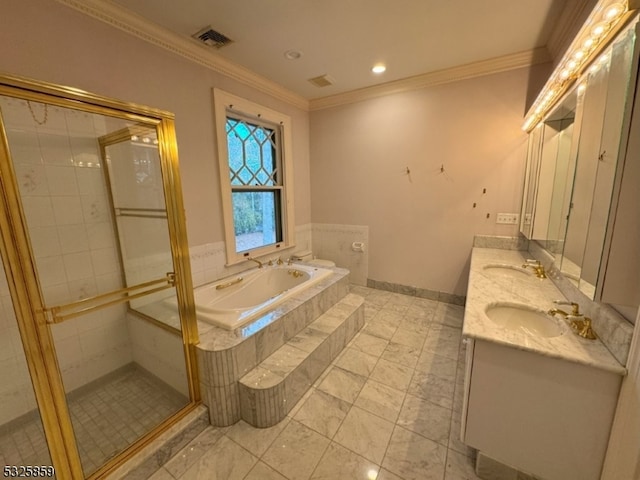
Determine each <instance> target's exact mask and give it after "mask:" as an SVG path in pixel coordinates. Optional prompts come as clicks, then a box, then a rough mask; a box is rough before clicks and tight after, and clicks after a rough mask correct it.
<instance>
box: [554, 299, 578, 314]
mask: <svg viewBox="0 0 640 480" xmlns="http://www.w3.org/2000/svg"><path fill="white" fill-rule="evenodd" d="M553 303H555V304H556V305H571V315H574V316H576V317H577V316H580V315H581V314H580V305H578V304H577V303H576V302H570V301H569V300H554V301H553Z"/></svg>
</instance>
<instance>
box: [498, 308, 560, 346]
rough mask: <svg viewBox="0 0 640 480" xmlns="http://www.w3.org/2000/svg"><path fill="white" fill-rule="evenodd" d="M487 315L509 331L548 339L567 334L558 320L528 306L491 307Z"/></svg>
mask: <svg viewBox="0 0 640 480" xmlns="http://www.w3.org/2000/svg"><path fill="white" fill-rule="evenodd" d="M485 313H486V314H487V317H489V320H491V321H492V322H493V323H495V324H496V325H498V326H500V327H502V328H506V329H507V330H512V331H521V332H525V333H528V334H529V335H533V336H537V337H546V338H551V337H558V336H560V335H562V334H563V333H564V332H565V326H564V325H563V324H562V323H560V321H559V320H558V319H556V318H554V317H552V316H551V315H548V314H547V313H546V312H544V311H542V310H537V309H535V308H532V307H528V306H526V305H513V304H508V305H507V304H504V305H503V304H497V305H490V306H488V307H487V309H486V310H485Z"/></svg>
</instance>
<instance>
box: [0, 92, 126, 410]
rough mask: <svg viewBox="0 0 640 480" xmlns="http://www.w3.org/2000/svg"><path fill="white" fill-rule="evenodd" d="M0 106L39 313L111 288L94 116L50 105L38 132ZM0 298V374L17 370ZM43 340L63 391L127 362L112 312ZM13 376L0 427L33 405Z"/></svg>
mask: <svg viewBox="0 0 640 480" xmlns="http://www.w3.org/2000/svg"><path fill="white" fill-rule="evenodd" d="M31 107H32V110H33V113H34V115H33V116H35V117H36V118H37V119H38V120H40V121H43V120H44V118H45V112H44V108H43V106H42V105H41V104H38V103H35V102H32V104H31ZM0 108H1V110H2V115H3V118H4V121H5V128H6V130H7V137H8V139H9V145H10V150H11V156H12V158H13V161H14V166H15V171H16V176H17V181H18V185H19V188H20V192H21V195H22V197H23V206H24V210H25V213H26V215H27V219H28V227H29V233H30V236H31V242H32V247H33V251H34V255H35V257H36V267H37V270H38V275H39V280H40V285H41V288H42V291H43V295H44V298H45V303H46V305H48V306H54V305H60V304H64V303H67V302H71V301H75V300H79V299H82V298H86V297H89V296H92V295H96V294H98V293H102V292H107V291H112V290H115V289H118V288H120V287H121V286H122V283H121V278H120V272H119V266H118V265H119V261H118V255H117V251H116V245H115V233H114V229H113V225H112V223H111V217H110V214H109V202H108V198H107V192H106V189H105V185H104V180H103V177H102V170H101V168H102V167H101V162H100V155H99V150H98V144H97V142H96V138H97V137H99V136H100V135H102V134H103V133H104V131H105V130H104V125H100V124H98V123H97V122H96V121H95V120H97V117H96V116H93V115H89V114H86V113H81V112H75V111H69V110H66V109H62V108H58V107H52V106H49V107H48V109H47V112H46V122H45V123H44V124H43V125H38V124H36V122H35V121H34V118H33V116H32V115H31V113H30V111H29V108H28V105H27V102H26V101H24V100H17V99H10V98H6V97H0ZM3 280H4V279H3ZM0 296H1V298H2V306H3V311H2V322H0V325H3V328H4V329H8V330H9V331H10V333H11V335H2V342H11V344H12V346H13V348H12V349H5V348H2V354H0V369H1V371H3V372H24V371H25V370H26V365H25V364H24V355H23V353H22V351H21V346H20V340H19V336H18V335H17V327H16V322H15V319H14V318H13V311H12V307H11V300H10V297H9V295H8V291H6V288H3V290H2V292H0ZM52 332H53V337H54V339H55V344H56V351H57V353H58V359H59V362H60V367H61V369H62V374H63V379H64V382H65V389H66V390H67V391H70V390H74V389H75V388H77V387H79V386H81V385H84V384H85V383H87V382H90V381H92V380H94V379H96V378H98V377H100V376H102V375H104V374H106V373H108V372H110V371H112V370H114V369H116V368H119V367H120V366H123V365H125V364H127V363H129V362H131V360H132V356H131V349H130V345H129V340H128V332H127V327H126V322H125V316H124V307H122V306H120V307H116V308H110V309H108V310H103V311H100V312H96V313H94V314H89V315H86V316H83V317H82V318H77V319H73V320H69V321H67V322H64V323H62V324H58V325H55V326H53V327H52ZM3 333H4V331H3ZM8 339H10V340H8ZM18 349H20V350H18ZM8 352H11V353H8ZM13 375H14V374H13V373H12V376H13ZM15 375H18V374H17V373H16V374H15ZM20 378H21V379H22V381H18V383H16V384H13V385H12V384H11V382H7V381H6V378H5V381H4V382H2V385H1V386H0V398H2V400H3V401H2V405H3V408H2V414H3V415H2V418H1V419H0V423H4V422H3V421H6V420H8V419H10V418H14V417H16V416H19V415H22V414H24V413H26V412H27V411H29V410H32V409H33V408H34V407H35V404H34V403H33V400H31V401H27V400H26V399H28V398H30V399H33V394H32V387H31V385H30V383H29V382H28V380H27V381H26V383H25V381H24V380H25V379H28V376H24V375H20ZM4 400H7V401H4Z"/></svg>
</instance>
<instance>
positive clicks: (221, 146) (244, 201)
mask: <svg viewBox="0 0 640 480" xmlns="http://www.w3.org/2000/svg"><path fill="white" fill-rule="evenodd" d="M214 101H215V110H216V129H217V133H218V139H219V140H218V153H219V164H220V182H221V192H222V203H223V211H224V220H225V222H224V223H225V240H226V247H227V263H229V264H232V263H237V262H239V261H242V260H243V259H244V258H246V257H248V256H259V255H263V254H267V253H271V252H274V251H278V250H280V249H283V248H287V247H289V246H292V244H293V242H292V236H293V218H292V212H293V208H292V205H291V198H292V195H291V190H292V178H291V177H292V175H291V166H290V165H289V163H288V161H289V154H288V153H289V152H290V151H291V149H290V147H289V145H290V119H289V117H287V116H285V115H282V114H280V113H278V112H274V111H272V110H269V109H267V108H264V107H262V106H260V105H257V104H254V103H252V102H249V101H247V100H244V99H242V98H239V97H235V96H234V95H231V94H228V93H226V92H223V91H221V90H218V89H214Z"/></svg>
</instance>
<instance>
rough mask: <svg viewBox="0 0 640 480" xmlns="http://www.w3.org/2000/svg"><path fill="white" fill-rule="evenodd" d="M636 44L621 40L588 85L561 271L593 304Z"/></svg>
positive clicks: (631, 35) (627, 37)
mask: <svg viewBox="0 0 640 480" xmlns="http://www.w3.org/2000/svg"><path fill="white" fill-rule="evenodd" d="M634 43H635V32H634V31H633V30H628V31H627V32H626V33H624V34H622V35H621V37H619V39H618V40H617V41H616V42H615V43H614V44H613V45H612V46H611V47H610V48H609V49H608V50H607V51H605V52H604V53H603V54H602V55H601V57H600V58H599V59H598V60H597V62H596V64H595V65H594V67H592V68H591V69H590V72H589V75H588V78H587V79H586V89H585V92H584V105H583V111H582V127H581V131H580V141H579V145H578V152H577V159H576V171H575V179H574V186H573V190H572V195H571V202H570V204H569V210H568V212H569V213H568V223H567V233H566V237H565V245H564V250H563V254H562V258H561V261H560V271H561V272H562V273H564V274H565V275H567V276H568V277H569V278H575V277H577V281H578V288H579V289H580V290H581V291H582V292H583V293H584V294H585V295H586V296H587V297H589V298H590V299H595V298H596V286H597V284H598V278H599V276H600V265H601V259H602V253H603V248H604V243H605V238H606V231H607V224H608V220H609V212H610V208H611V201H612V194H613V189H614V179H615V177H616V170H617V165H618V157H619V153H620V151H621V145H622V143H623V142H625V143H626V138H625V135H624V134H622V135H621V133H622V132H624V131H626V130H628V123H629V121H630V119H629V117H630V108H627V102H626V100H627V96H628V91H629V80H630V78H631V66H632V64H633V52H634ZM625 123H626V125H627V128H624V125H625ZM623 153H624V149H623ZM573 275H575V277H573Z"/></svg>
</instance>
